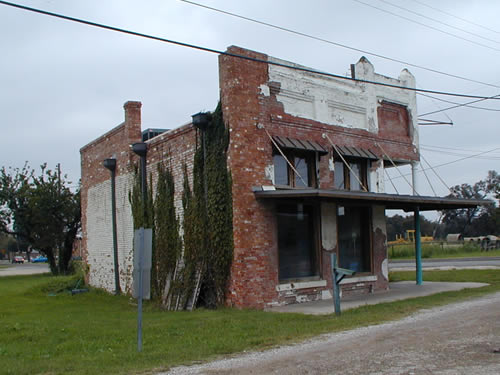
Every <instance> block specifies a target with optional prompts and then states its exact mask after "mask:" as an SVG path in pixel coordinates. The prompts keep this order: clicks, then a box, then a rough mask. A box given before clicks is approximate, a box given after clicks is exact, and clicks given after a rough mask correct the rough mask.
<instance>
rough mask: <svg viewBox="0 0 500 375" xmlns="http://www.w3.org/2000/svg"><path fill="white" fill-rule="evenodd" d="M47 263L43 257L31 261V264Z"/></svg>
mask: <svg viewBox="0 0 500 375" xmlns="http://www.w3.org/2000/svg"><path fill="white" fill-rule="evenodd" d="M47 261H48V259H47V257H44V256H38V257H36V258H33V259H32V260H31V263H45V262H47Z"/></svg>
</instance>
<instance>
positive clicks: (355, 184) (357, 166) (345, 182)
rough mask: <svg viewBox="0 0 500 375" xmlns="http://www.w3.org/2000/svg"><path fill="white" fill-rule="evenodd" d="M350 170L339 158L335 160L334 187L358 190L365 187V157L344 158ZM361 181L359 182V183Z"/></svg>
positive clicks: (366, 162)
mask: <svg viewBox="0 0 500 375" xmlns="http://www.w3.org/2000/svg"><path fill="white" fill-rule="evenodd" d="M346 161H347V162H348V163H349V166H350V167H351V170H349V168H348V167H347V165H345V163H344V162H343V161H342V160H341V159H340V158H339V159H338V160H335V168H334V178H333V179H334V186H335V188H336V189H342V190H352V191H360V190H364V189H363V186H364V187H367V164H368V161H367V160H366V159H360V158H357V159H346ZM360 182H361V183H360Z"/></svg>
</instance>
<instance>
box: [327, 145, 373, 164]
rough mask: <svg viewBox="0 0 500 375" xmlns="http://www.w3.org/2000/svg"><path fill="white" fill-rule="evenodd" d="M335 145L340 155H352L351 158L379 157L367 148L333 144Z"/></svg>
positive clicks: (371, 158)
mask: <svg viewBox="0 0 500 375" xmlns="http://www.w3.org/2000/svg"><path fill="white" fill-rule="evenodd" d="M335 147H337V150H338V151H339V153H340V154H341V155H342V156H347V157H353V158H364V159H370V160H378V159H380V158H379V157H378V156H377V155H375V154H374V153H373V152H371V151H370V150H368V149H364V148H359V147H351V146H338V145H335Z"/></svg>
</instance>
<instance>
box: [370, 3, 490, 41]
mask: <svg viewBox="0 0 500 375" xmlns="http://www.w3.org/2000/svg"><path fill="white" fill-rule="evenodd" d="M379 1H380V2H382V3H384V4H388V5H391V6H393V7H395V8H398V9H401V10H404V11H405V12H408V13H411V14H415V15H417V16H419V17H422V18H425V19H428V20H431V21H434V22H436V23H440V24H441V25H444V26H447V27H449V28H452V29H455V30H458V31H461V32H463V33H466V34H469V35H472V36H475V37H476V38H481V39H484V40H487V41H489V42H493V43H496V44H500V42H498V41H497V40H494V39H490V38H486V37H484V36H482V35H479V34H476V33H473V32H471V31H467V30H464V29H462V28H460V27H456V26H453V25H450V24H449V23H446V22H443V21H440V20H437V19H435V18H432V17H428V16H426V15H425V14H422V13H419V12H415V11H413V10H411V9H408V8H405V7H402V6H400V5H396V4H394V3H391V2H390V1H387V0H379Z"/></svg>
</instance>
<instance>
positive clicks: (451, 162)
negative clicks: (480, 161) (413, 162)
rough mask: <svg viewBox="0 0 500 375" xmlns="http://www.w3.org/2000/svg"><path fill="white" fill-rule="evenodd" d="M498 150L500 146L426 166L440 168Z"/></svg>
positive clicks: (407, 174) (408, 174)
mask: <svg viewBox="0 0 500 375" xmlns="http://www.w3.org/2000/svg"><path fill="white" fill-rule="evenodd" d="M497 150H500V147H497V148H494V149H492V150H488V151H484V152H480V153H478V154H475V155H469V156H466V157H463V158H460V159H456V160H452V161H449V162H447V163H443V164H438V165H435V166H433V167H432V166H431V167H430V168H426V170H428V169H432V168H440V167H444V166H446V165H450V164H454V163H458V162H459V161H462V160H466V159H471V158H474V157H476V156H479V155H483V154H487V153H490V152H493V151H497ZM420 170H423V169H420ZM410 175H411V173H406V174H405V175H404V176H410ZM400 177H402V176H396V177H393V179H396V178H400Z"/></svg>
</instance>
